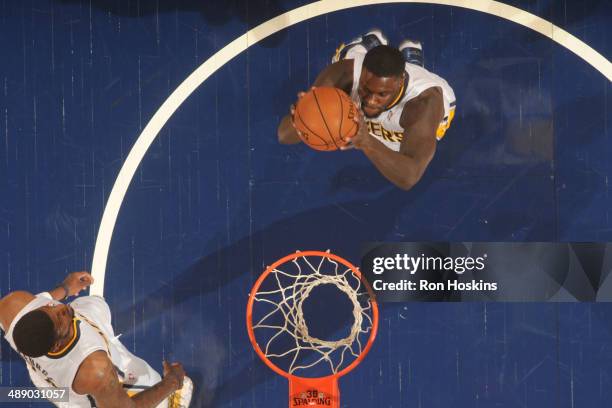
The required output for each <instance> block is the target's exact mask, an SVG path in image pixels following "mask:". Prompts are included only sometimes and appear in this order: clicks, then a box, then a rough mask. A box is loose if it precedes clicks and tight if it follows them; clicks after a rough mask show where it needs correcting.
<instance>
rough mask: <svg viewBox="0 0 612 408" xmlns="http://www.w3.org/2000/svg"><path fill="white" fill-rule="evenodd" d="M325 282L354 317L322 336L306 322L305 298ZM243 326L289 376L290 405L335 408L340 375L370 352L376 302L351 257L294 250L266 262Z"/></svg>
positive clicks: (264, 354) (267, 360)
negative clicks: (333, 333) (337, 335)
mask: <svg viewBox="0 0 612 408" xmlns="http://www.w3.org/2000/svg"><path fill="white" fill-rule="evenodd" d="M324 285H333V287H334V289H337V290H338V291H339V292H338V294H339V295H342V296H346V297H347V298H348V300H349V301H350V303H351V307H352V319H353V320H354V321H353V322H352V323H351V324H350V330H345V331H347V333H344V334H342V335H341V336H340V338H336V339H328V338H321V337H323V336H319V335H315V334H313V333H312V330H309V327H308V322H307V320H308V319H307V318H306V317H305V304H306V301H307V300H308V299H309V297H310V296H311V295H312V296H313V297H314V296H315V294H314V293H315V292H316V291H317V290H318V288H320V287H323V286H324ZM309 302H310V301H309ZM329 306H333V304H332V303H330V305H329ZM329 309H330V310H331V309H333V308H332V307H329ZM328 316H329V315H327V317H328ZM328 319H329V317H328ZM317 320H319V319H318V318H317ZM332 323H336V322H335V321H332ZM340 329H341V327H337V326H334V327H333V329H331V330H329V331H334V330H335V331H336V332H337V331H340ZM247 330H248V333H249V339H250V340H251V343H252V344H253V348H254V349H255V352H256V353H257V355H258V356H259V357H260V358H261V359H262V360H263V362H264V363H265V364H266V365H267V366H268V367H270V368H271V369H272V370H273V371H274V372H276V373H277V374H279V375H282V376H284V377H286V378H287V379H288V380H289V407H298V406H299V407H315V408H316V407H326V408H339V407H340V390H339V387H338V379H339V378H340V377H342V376H343V375H345V374H347V373H348V372H350V371H351V370H353V369H354V368H355V367H356V366H357V365H358V364H359V363H360V362H361V361H362V360H363V359H364V358H365V356H366V355H367V354H368V352H369V351H370V348H371V347H372V344H373V343H374V339H375V338H376V332H377V330H378V305H377V303H376V300H375V298H374V292H373V291H372V288H371V287H370V285H369V284H368V283H367V281H366V280H365V278H364V277H362V275H361V273H360V272H359V270H358V269H357V268H356V267H355V266H354V265H352V264H351V263H350V262H348V261H347V260H345V259H343V258H341V257H339V256H337V255H334V254H332V253H330V252H329V251H327V252H322V251H304V252H300V251H298V252H296V253H294V254H291V255H288V256H285V257H284V258H282V259H280V260H278V261H276V262H275V263H274V264H272V265H271V266H269V267H268V268H267V269H266V270H265V272H264V273H263V274H262V275H261V276H260V277H259V279H257V281H256V282H255V285H254V286H253V289H252V290H251V293H250V296H249V301H248V304H247ZM326 335H327V336H331V334H330V333H326ZM298 374H299V375H298Z"/></svg>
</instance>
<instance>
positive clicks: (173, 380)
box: [72, 351, 185, 408]
mask: <svg viewBox="0 0 612 408" xmlns="http://www.w3.org/2000/svg"><path fill="white" fill-rule="evenodd" d="M184 376H185V372H184V371H183V368H182V366H181V365H180V364H178V363H174V364H167V363H166V362H164V378H163V379H162V380H161V381H160V382H159V383H157V384H155V385H154V386H153V387H151V388H149V389H147V390H145V391H142V392H140V393H138V394H136V395H135V396H134V397H132V398H130V397H129V396H128V395H127V393H126V392H125V390H124V389H123V387H122V386H121V383H120V382H119V379H118V377H117V372H116V371H115V367H113V363H112V362H111V361H110V359H109V358H108V356H107V355H106V353H105V352H103V351H96V352H94V353H92V354H91V355H90V356H89V357H87V358H86V359H85V361H83V363H82V364H81V366H80V367H79V371H78V372H77V375H76V377H75V380H74V382H73V384H72V389H73V390H74V391H75V392H77V393H79V394H88V395H91V396H92V397H93V398H94V399H95V400H96V405H97V406H98V407H99V408H115V407H122V408H124V407H125V408H154V407H157V405H159V404H160V403H161V402H162V401H163V400H164V399H166V398H168V396H170V394H172V393H173V392H174V391H176V390H178V389H180V388H181V387H182V382H183V378H184Z"/></svg>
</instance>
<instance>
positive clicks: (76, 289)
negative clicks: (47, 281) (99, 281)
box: [49, 271, 93, 300]
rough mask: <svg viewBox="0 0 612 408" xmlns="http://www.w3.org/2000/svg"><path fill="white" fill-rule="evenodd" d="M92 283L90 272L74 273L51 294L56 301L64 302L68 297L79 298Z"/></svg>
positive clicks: (50, 292) (51, 291)
mask: <svg viewBox="0 0 612 408" xmlns="http://www.w3.org/2000/svg"><path fill="white" fill-rule="evenodd" d="M92 283H93V277H92V276H91V275H90V274H89V273H88V272H85V271H81V272H72V273H70V274H68V276H66V279H64V280H63V282H62V283H61V284H59V285H58V286H57V287H56V288H55V289H53V290H50V291H49V294H50V295H51V297H52V298H53V299H55V300H63V299H65V298H67V297H68V296H77V295H78V294H79V293H81V291H83V290H85V289H87V287H89V285H91V284H92Z"/></svg>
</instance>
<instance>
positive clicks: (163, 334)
mask: <svg viewBox="0 0 612 408" xmlns="http://www.w3.org/2000/svg"><path fill="white" fill-rule="evenodd" d="M505 3H507V4H511V5H514V6H516V7H518V8H520V9H522V10H525V11H527V12H530V13H533V14H535V15H537V16H539V17H541V18H543V19H546V20H548V21H549V22H551V23H552V24H555V25H556V26H558V27H560V28H562V29H564V30H566V31H568V32H569V33H571V34H573V35H574V36H576V37H577V38H578V39H580V40H581V41H583V42H584V43H586V44H588V45H589V46H590V47H592V48H593V49H595V50H596V51H597V52H599V53H600V54H602V55H603V56H604V57H606V58H608V59H610V58H611V56H612V17H611V16H612V3H611V2H610V1H608V0H584V1H577V0H576V1H570V0H562V1H557V0H514V1H505ZM304 4H307V2H304V1H292V0H249V1H246V0H244V1H243V0H225V1H217V0H214V1H196V0H184V1H181V2H176V1H171V0H155V1H136V0H130V1H120V0H24V1H10V0H3V1H0V61H1V63H0V265H2V271H1V272H0V295H4V294H6V293H8V292H10V291H13V290H17V289H25V290H30V291H32V292H40V291H44V290H47V289H50V288H52V287H54V285H55V284H57V283H58V282H59V281H61V280H62V279H63V277H64V276H65V275H66V274H67V273H68V272H70V271H74V270H83V269H86V270H89V269H90V268H91V267H92V258H93V253H94V248H95V246H96V237H97V234H98V228H99V226H100V221H101V218H102V214H103V211H104V208H105V205H106V202H107V199H108V197H109V194H110V191H111V189H112V188H113V185H114V183H115V181H116V179H117V176H118V173H119V170H120V169H121V166H122V165H123V164H124V162H125V160H126V157H127V155H128V153H129V152H130V149H131V147H132V146H133V145H134V143H135V142H136V140H137V139H138V137H139V135H140V134H141V133H142V131H143V129H144V128H145V126H146V125H147V123H148V122H149V120H150V119H151V117H152V116H153V115H154V113H155V112H156V111H157V109H158V108H160V106H161V105H162V104H163V103H164V101H165V100H166V99H167V98H168V96H169V95H170V94H171V93H172V92H173V91H174V90H175V88H176V87H177V86H178V85H179V84H180V83H181V82H182V81H183V80H185V79H186V78H187V77H188V76H189V75H190V74H191V73H192V72H193V71H194V70H195V69H196V68H197V67H199V66H200V65H201V64H202V63H203V62H204V61H206V60H207V59H208V58H209V57H211V56H212V55H213V54H214V53H215V52H217V51H218V50H220V49H221V48H222V47H224V46H225V45H226V44H228V43H230V42H231V41H232V40H234V39H235V38H237V37H238V36H240V35H242V34H244V33H245V32H246V31H247V30H249V29H251V28H253V27H255V26H257V25H258V24H260V23H263V22H265V21H267V20H269V19H270V18H272V17H275V16H277V15H280V14H282V13H284V12H287V11H289V10H292V9H294V8H296V7H298V6H301V5H304ZM371 27H380V28H382V29H383V31H384V32H385V33H386V34H387V35H388V36H389V37H390V39H391V41H392V42H394V43H396V44H397V43H399V42H400V41H401V40H402V39H403V38H415V39H419V40H421V41H422V42H423V46H424V55H425V65H426V68H428V69H429V70H431V71H433V72H435V73H437V74H438V75H440V76H442V77H443V78H445V79H446V80H447V81H448V82H449V84H450V85H451V86H452V87H453V89H454V91H455V93H456V95H457V114H456V117H455V119H454V121H453V123H452V127H451V128H450V129H449V131H448V132H447V134H446V137H445V138H444V139H443V140H442V141H441V142H439V143H438V147H437V152H436V155H435V157H434V159H433V161H432V163H431V165H430V166H429V168H428V170H427V171H426V173H425V176H424V177H423V179H422V180H421V181H420V183H419V184H418V185H417V186H416V187H415V188H413V189H412V190H410V191H408V192H406V191H401V190H399V189H396V188H395V187H393V186H392V185H391V184H390V183H389V182H387V181H386V180H385V179H384V178H383V177H382V176H380V175H379V173H378V172H377V171H376V169H375V168H374V167H373V165H372V164H371V163H370V162H369V161H368V160H367V158H366V157H365V156H364V155H363V154H362V153H361V152H359V151H346V152H334V153H319V152H316V151H314V150H310V149H308V148H307V147H305V146H303V145H296V146H282V145H279V143H278V142H277V139H276V127H277V125H278V122H279V120H280V118H281V117H282V116H283V115H285V114H286V113H287V112H288V109H289V105H290V104H291V103H292V102H293V101H294V99H295V95H296V93H297V92H298V91H300V90H303V89H306V88H308V87H309V85H310V84H311V83H312V81H313V80H314V78H315V77H316V75H317V73H318V72H319V71H320V70H321V69H322V68H323V67H324V66H326V64H328V63H329V59H330V58H331V56H332V55H333V53H334V51H335V49H336V47H337V46H338V45H339V44H340V43H341V42H343V41H346V40H349V39H351V38H353V37H355V36H358V35H360V34H361V33H364V32H366V31H367V30H368V29H370V28H371ZM611 132H612V87H611V82H610V80H609V79H607V78H606V77H605V76H604V75H603V74H602V73H601V72H599V71H597V70H596V69H595V68H594V67H593V66H592V65H590V64H589V63H588V62H586V61H584V60H582V59H580V58H579V57H577V56H576V55H575V54H574V53H572V52H571V51H569V50H568V49H566V48H564V47H563V46H561V45H559V44H558V43H555V42H553V41H552V40H551V39H550V38H547V37H545V36H543V35H541V34H538V33H536V32H534V31H532V30H530V29H528V28H526V27H524V26H521V25H518V24H516V23H513V22H511V21H508V20H507V19H505V18H502V17H497V16H493V15H489V14H484V13H482V12H479V11H474V10H470V9H466V8H459V7H453V6H442V5H434V4H427V3H418V4H417V3H411V4H392V5H391V4H380V5H372V6H363V7H356V8H352V9H347V10H341V11H337V12H334V13H329V14H325V15H322V16H318V17H314V18H312V19H309V20H306V21H304V22H301V23H298V24H295V25H293V26H290V27H288V28H286V29H283V30H281V31H280V32H278V33H277V34H274V35H272V36H270V37H268V38H266V39H265V40H263V41H261V42H259V43H257V44H255V45H253V46H252V47H250V48H248V50H246V51H245V52H242V53H240V54H239V55H238V56H237V57H236V58H234V59H232V60H231V61H229V62H228V63H227V64H225V65H223V66H222V67H220V69H219V70H218V71H217V72H215V73H214V74H213V75H212V76H211V77H210V78H208V79H207V80H206V81H205V82H204V83H203V84H202V85H201V86H199V87H198V88H197V89H196V90H195V92H194V93H193V94H192V95H191V96H190V97H189V98H188V99H187V100H186V101H185V103H183V104H182V105H181V107H180V108H179V109H178V110H177V112H176V113H175V114H174V115H173V116H172V117H171V118H170V120H169V121H168V122H167V123H166V124H165V126H164V127H163V129H162V130H161V132H160V133H159V135H158V136H157V138H156V139H155V140H154V142H153V144H152V145H151V147H150V149H149V150H148V151H147V152H146V155H145V156H144V159H143V160H142V162H141V163H140V165H139V166H138V169H137V171H136V174H135V177H134V179H133V180H132V182H131V184H130V186H129V189H128V191H127V194H126V195H125V198H124V200H123V202H122V205H121V210H120V212H119V215H118V218H117V222H116V224H115V228H114V231H113V234H112V241H111V246H110V250H109V255H108V259H107V261H108V262H107V264H106V267H105V268H104V271H105V279H106V284H105V286H104V296H105V298H106V299H107V301H108V303H109V304H110V306H111V310H112V311H113V319H114V327H115V330H116V332H118V333H123V334H122V337H121V340H122V341H123V343H124V344H125V345H126V346H127V347H128V348H129V349H130V350H132V351H133V352H134V353H136V354H137V355H139V356H141V357H143V358H145V359H146V360H147V361H149V362H150V363H151V365H153V366H154V367H155V368H157V369H158V370H161V361H162V359H170V360H176V361H181V362H183V363H184V365H185V367H186V370H187V372H188V373H189V375H190V376H191V377H192V378H193V379H194V382H195V384H196V396H195V397H194V401H195V402H194V405H193V406H194V407H207V408H208V407H220V408H221V407H227V408H229V407H231V408H264V407H284V406H286V404H287V402H286V401H287V383H286V380H285V379H284V378H282V377H279V376H278V375H276V374H275V373H273V372H272V371H271V370H270V369H268V368H267V367H266V366H265V365H264V364H263V363H262V362H261V361H260V360H259V359H258V357H257V356H256V355H255V353H254V352H253V349H252V347H251V345H250V343H249V340H248V337H247V332H246V328H245V308H246V302H247V297H248V292H249V290H250V288H251V286H252V284H253V282H254V280H255V279H256V278H257V276H258V275H259V274H260V273H261V272H262V271H263V270H264V269H265V267H266V265H269V264H271V263H272V262H274V261H275V260H276V259H278V258H281V257H282V256H284V255H286V254H289V253H291V252H294V251H295V250H298V249H301V250H306V249H322V250H325V249H331V250H332V251H333V252H335V253H337V254H339V255H341V256H343V257H346V258H347V259H349V260H351V261H352V262H354V263H358V262H359V255H360V249H361V245H362V244H363V243H366V242H369V241H389V242H394V241H612V187H611V186H610V183H612V181H610V180H611V178H612V164H611V163H612V160H611V159H610V158H611V157H612V133H611ZM0 352H1V355H0V357H1V359H0V360H1V361H0V385H1V386H17V385H29V380H28V378H27V373H26V370H25V366H24V364H23V362H22V361H21V360H20V358H19V356H18V355H17V354H16V353H14V352H12V351H11V350H10V348H9V346H8V344H7V343H6V342H5V341H2V342H1V349H0ZM340 387H341V390H342V407H351V408H366V407H379V408H383V407H384V408H400V407H407V408H408V407H409V408H446V407H456V408H498V407H503V408H531V407H533V408H536V407H537V408H541V407H551V408H553V407H554V408H599V407H602V408H603V407H607V406H610V405H609V404H610V400H611V399H612V305H611V304H607V303H600V304H597V303H588V302H585V303H562V304H556V303H529V304H527V303H457V304H455V303H393V304H392V303H389V304H382V305H381V321H380V330H379V334H378V339H377V341H376V343H375V345H374V347H373V349H372V351H371V353H370V354H369V356H368V357H367V358H366V359H365V361H364V362H363V363H362V364H361V365H360V366H359V367H358V368H357V369H355V371H353V372H352V373H350V374H349V375H348V376H346V377H344V378H343V379H342V380H341V382H340ZM6 406H7V407H9V406H10V404H6ZM15 406H16V407H26V406H28V404H18V405H15ZM31 406H33V407H34V406H36V407H38V406H43V405H34V404H32V405H31Z"/></svg>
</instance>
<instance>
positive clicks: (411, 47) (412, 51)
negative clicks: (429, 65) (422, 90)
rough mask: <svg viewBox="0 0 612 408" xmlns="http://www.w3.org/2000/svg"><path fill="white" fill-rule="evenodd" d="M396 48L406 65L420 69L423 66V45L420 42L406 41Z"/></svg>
mask: <svg viewBox="0 0 612 408" xmlns="http://www.w3.org/2000/svg"><path fill="white" fill-rule="evenodd" d="M398 48H399V50H400V51H401V52H402V54H404V59H405V60H406V62H407V63H409V64H414V65H418V66H421V67H424V66H425V61H424V59H423V45H422V44H421V42H420V41H416V40H408V39H406V40H404V41H402V43H401V44H400V45H399V47H398Z"/></svg>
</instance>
